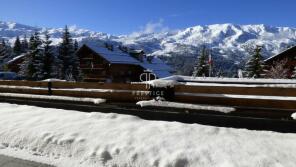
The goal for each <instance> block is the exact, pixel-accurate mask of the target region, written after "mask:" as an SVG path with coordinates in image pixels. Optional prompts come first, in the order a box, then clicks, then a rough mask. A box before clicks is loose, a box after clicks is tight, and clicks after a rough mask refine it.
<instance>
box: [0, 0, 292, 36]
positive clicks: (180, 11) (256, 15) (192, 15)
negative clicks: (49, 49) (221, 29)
mask: <svg viewBox="0 0 296 167" xmlns="http://www.w3.org/2000/svg"><path fill="white" fill-rule="evenodd" d="M0 2H1V5H0V20H2V21H16V22H19V23H23V24H28V25H33V26H41V27H42V26H45V27H63V26H64V25H66V24H67V25H77V26H78V27H81V28H87V29H90V30H95V31H101V32H106V33H110V34H115V35H120V34H129V33H132V32H137V31H147V32H148V31H160V30H166V29H173V30H174V29H180V28H186V27H190V26H194V25H208V24H216V23H234V24H267V25H272V26H290V27H296V22H295V20H296V12H295V6H296V1H295V0H202V1H200V0H0Z"/></svg>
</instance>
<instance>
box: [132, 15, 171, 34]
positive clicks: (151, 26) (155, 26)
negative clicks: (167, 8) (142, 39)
mask: <svg viewBox="0 0 296 167" xmlns="http://www.w3.org/2000/svg"><path fill="white" fill-rule="evenodd" d="M163 22H164V20H163V19H159V20H158V21H157V22H148V23H147V24H146V25H145V26H142V27H140V31H137V32H133V33H132V34H131V36H139V35H141V34H151V33H154V32H166V31H169V30H170V29H169V28H168V27H167V26H164V24H163Z"/></svg>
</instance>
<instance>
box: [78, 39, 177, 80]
mask: <svg viewBox="0 0 296 167" xmlns="http://www.w3.org/2000/svg"><path fill="white" fill-rule="evenodd" d="M77 55H78V57H79V59H80V68H81V70H82V73H83V75H84V81H88V82H137V81H140V76H141V74H142V73H143V72H147V71H149V72H151V73H153V74H155V75H156V77H157V78H163V77H167V76H170V75H171V72H172V69H171V67H169V66H168V65H167V64H165V63H164V62H163V61H162V60H160V59H159V58H157V57H152V56H148V57H147V56H146V55H145V53H144V51H143V50H131V49H128V48H126V47H113V46H112V45H107V44H105V46H96V45H94V44H88V45H83V46H82V47H81V48H80V49H79V50H78V51H77Z"/></svg>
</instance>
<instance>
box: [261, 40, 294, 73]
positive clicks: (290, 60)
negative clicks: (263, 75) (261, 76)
mask: <svg viewBox="0 0 296 167" xmlns="http://www.w3.org/2000/svg"><path fill="white" fill-rule="evenodd" d="M285 60H287V63H286V65H285V66H286V68H287V69H289V72H288V78H291V76H292V75H293V71H294V68H295V66H296V46H294V47H291V48H289V49H287V50H285V51H283V52H281V53H279V54H277V55H275V56H272V57H270V58H268V59H266V60H264V63H265V65H266V66H267V69H268V68H269V67H271V66H273V65H274V64H275V63H276V62H280V61H285Z"/></svg>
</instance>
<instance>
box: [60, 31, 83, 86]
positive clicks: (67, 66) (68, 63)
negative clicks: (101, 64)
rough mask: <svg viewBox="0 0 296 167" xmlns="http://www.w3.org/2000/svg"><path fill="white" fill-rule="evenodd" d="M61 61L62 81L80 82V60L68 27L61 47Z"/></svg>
mask: <svg viewBox="0 0 296 167" xmlns="http://www.w3.org/2000/svg"><path fill="white" fill-rule="evenodd" d="M59 59H60V60H61V73H62V76H61V79H66V80H78V79H79V77H80V68H79V59H78V56H77V55H76V54H75V51H74V45H73V40H72V38H71V35H70V33H69V30H68V27H67V26H66V27H65V30H64V34H63V41H62V42H61V44H60V46H59Z"/></svg>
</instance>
